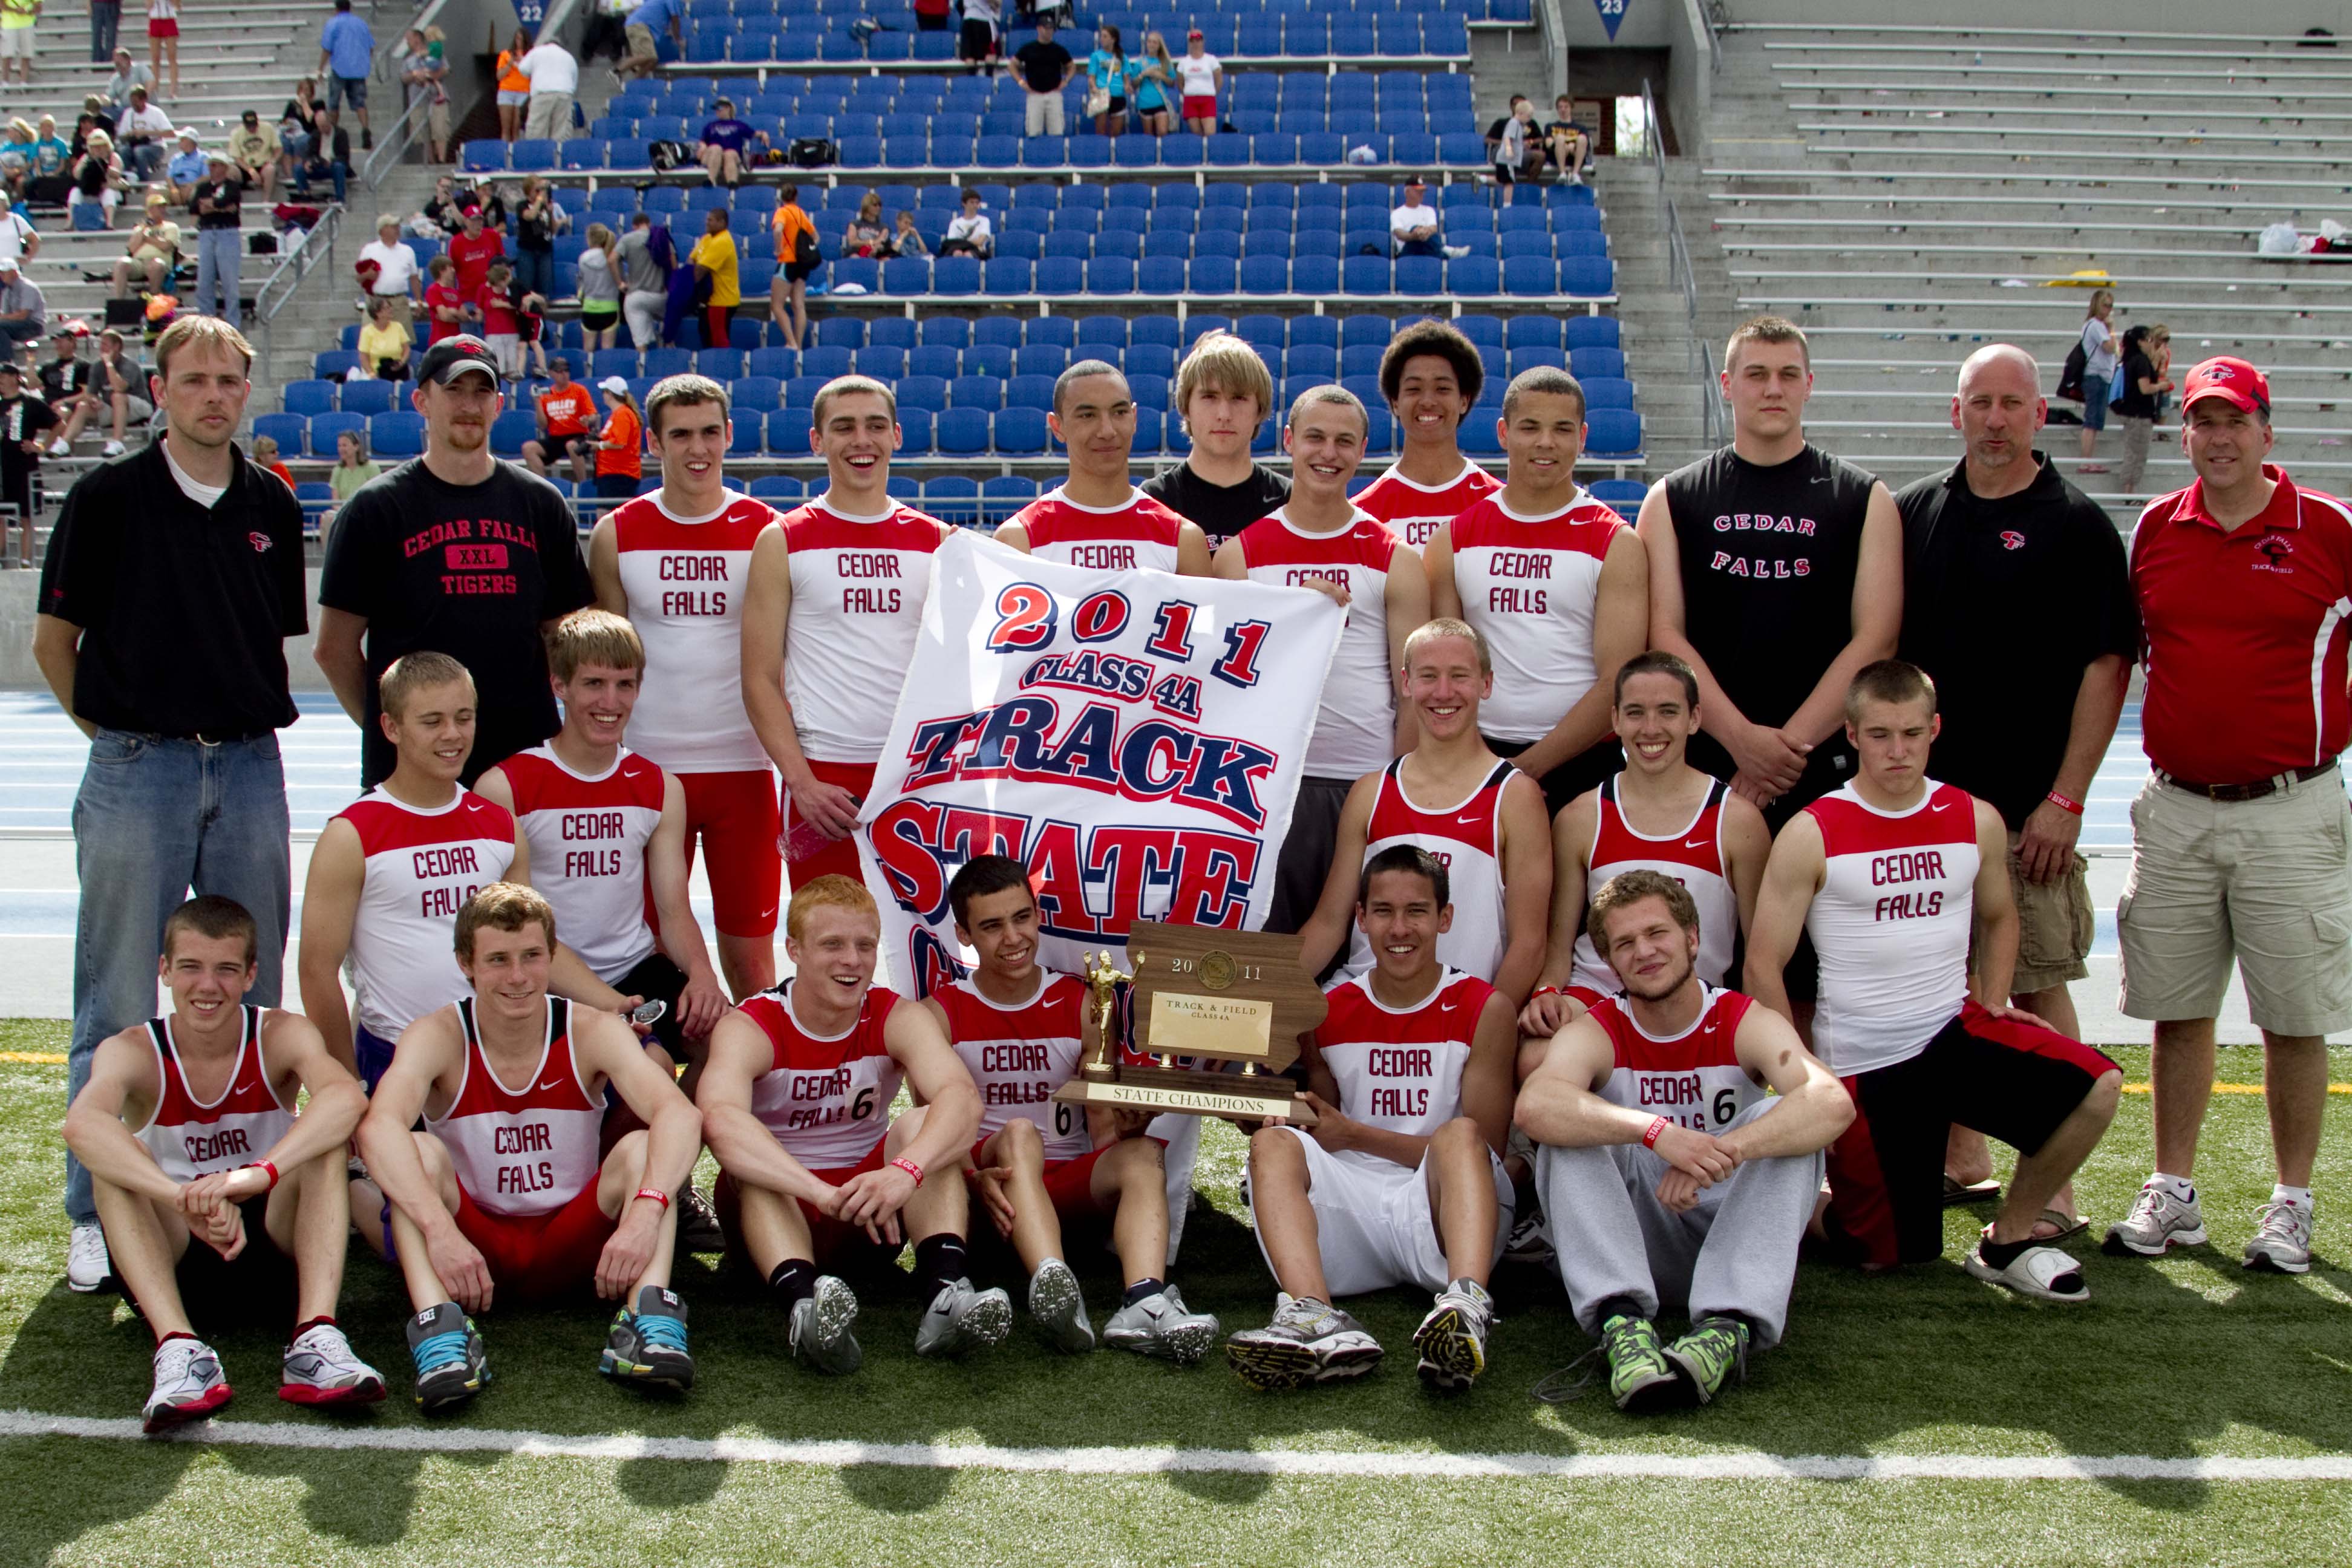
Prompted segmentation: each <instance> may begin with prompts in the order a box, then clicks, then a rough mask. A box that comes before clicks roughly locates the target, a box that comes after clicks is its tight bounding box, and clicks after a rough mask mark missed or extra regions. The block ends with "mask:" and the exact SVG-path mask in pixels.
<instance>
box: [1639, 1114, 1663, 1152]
mask: <svg viewBox="0 0 2352 1568" xmlns="http://www.w3.org/2000/svg"><path fill="white" fill-rule="evenodd" d="M1665 1130H1666V1119H1665V1118H1664V1117H1663V1116H1653V1117H1652V1118H1650V1125H1649V1126H1648V1127H1646V1128H1644V1129H1643V1132H1642V1147H1643V1148H1644V1149H1654V1148H1656V1147H1657V1146H1658V1135H1659V1134H1660V1133H1662V1132H1664V1131H1665Z"/></svg>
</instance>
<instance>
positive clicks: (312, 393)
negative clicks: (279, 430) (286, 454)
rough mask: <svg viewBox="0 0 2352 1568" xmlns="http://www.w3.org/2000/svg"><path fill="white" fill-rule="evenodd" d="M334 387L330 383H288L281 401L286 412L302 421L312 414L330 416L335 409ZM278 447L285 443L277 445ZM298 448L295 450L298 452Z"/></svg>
mask: <svg viewBox="0 0 2352 1568" xmlns="http://www.w3.org/2000/svg"><path fill="white" fill-rule="evenodd" d="M335 387H336V384H335V383H334V382H331V381H289V382H288V383H287V384H286V391H285V395H284V398H283V401H284V403H285V405H286V412H287V413H289V414H299V415H300V416H302V417H303V418H304V419H306V420H307V419H308V418H310V416H311V415H313V414H331V413H333V412H334V409H335ZM278 445H279V446H280V447H283V446H285V445H286V443H285V442H283V441H280V442H279V443H278ZM299 449H300V448H299V446H298V447H296V450H298V451H299Z"/></svg>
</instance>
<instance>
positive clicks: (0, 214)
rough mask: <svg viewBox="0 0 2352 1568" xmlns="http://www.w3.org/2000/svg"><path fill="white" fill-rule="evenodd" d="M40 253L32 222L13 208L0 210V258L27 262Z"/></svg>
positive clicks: (38, 240)
mask: <svg viewBox="0 0 2352 1568" xmlns="http://www.w3.org/2000/svg"><path fill="white" fill-rule="evenodd" d="M40 253H41V237H40V235H39V233H38V232H37V230H35V229H34V227H33V220H32V219H31V218H28V217H26V216H25V215H24V214H23V213H20V212H18V211H17V210H16V208H15V207H14V206H8V207H5V208H0V258H5V259H7V260H10V261H29V260H30V259H32V258H34V257H36V256H38V255H39V254H40Z"/></svg>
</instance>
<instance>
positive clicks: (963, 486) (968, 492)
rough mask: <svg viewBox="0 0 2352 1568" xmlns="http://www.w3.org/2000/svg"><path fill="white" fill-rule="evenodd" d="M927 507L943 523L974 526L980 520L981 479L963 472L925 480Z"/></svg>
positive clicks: (924, 494)
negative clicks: (973, 477)
mask: <svg viewBox="0 0 2352 1568" xmlns="http://www.w3.org/2000/svg"><path fill="white" fill-rule="evenodd" d="M923 510H925V511H927V512H929V513H930V514H931V515H932V516H933V517H935V518H938V519H939V520H940V521H941V522H945V523H950V524H952V525H954V526H955V527H958V528H971V527H973V526H975V525H977V524H978V523H979V521H980V481H979V480H978V479H971V478H969V477H967V476H965V475H962V474H943V475H941V476H940V477H939V478H937V479H925V480H924V481H923Z"/></svg>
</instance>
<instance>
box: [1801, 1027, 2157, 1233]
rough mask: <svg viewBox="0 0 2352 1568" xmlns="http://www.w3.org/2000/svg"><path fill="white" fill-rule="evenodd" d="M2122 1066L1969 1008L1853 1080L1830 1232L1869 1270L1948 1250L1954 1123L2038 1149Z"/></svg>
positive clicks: (1834, 1157)
mask: <svg viewBox="0 0 2352 1568" xmlns="http://www.w3.org/2000/svg"><path fill="white" fill-rule="evenodd" d="M2116 1070H2117V1068H2116V1064H2115V1063H2114V1062H2112V1061H2109V1060H2108V1059H2107V1058H2106V1057H2105V1055H2103V1054H2102V1053H2100V1052H2099V1051H2097V1050H2095V1049H2094V1048H2093V1047H2089V1046H2086V1045H2084V1044H2083V1043H2081V1042H2080V1041H2078V1040H2070V1039H2068V1038H2067V1037H2065V1036H2063V1035H2061V1034H2057V1033H2055V1032H2053V1031H2052V1030H2049V1029H2042V1028H2037V1027H2035V1026H2033V1025H2032V1024H2021V1023H2018V1022H2016V1021H2015V1020H2013V1019H2009V1018H1995V1017H1993V1016H1992V1015H1990V1013H1987V1012H1986V1011H1985V1010H1984V1009H1983V1008H1981V1007H1979V1006H1978V1005H1976V1004H1975V1003H1973V1002H1967V1003H1963V1004H1961V1006H1960V1010H1959V1012H1958V1014H1957V1015H1955V1016H1954V1017H1953V1018H1952V1021H1951V1022H1950V1023H1948V1024H1946V1025H1945V1026H1943V1027H1942V1028H1941V1029H1939V1030H1937V1033H1936V1037H1935V1038H1934V1039H1932V1040H1929V1041H1928V1042H1927V1045H1926V1046H1924V1047H1921V1048H1920V1051H1919V1054H1918V1055H1917V1056H1915V1057H1911V1058H1906V1059H1905V1060H1903V1061H1899V1062H1896V1063H1895V1064H1894V1065H1892V1066H1890V1067H1883V1068H1874V1069H1873V1070H1871V1071H1869V1072H1865V1073H1858V1074H1856V1075H1854V1076H1853V1077H1852V1078H1849V1079H1846V1080H1845V1087H1846V1090H1847V1092H1848V1093H1850V1094H1852V1095H1853V1108H1854V1119H1853V1125H1852V1126H1850V1127H1848V1128H1847V1129H1846V1130H1845V1131H1844V1132H1843V1133H1842V1134H1841V1135H1840V1136H1839V1138H1838V1140H1837V1142H1834V1143H1832V1144H1831V1145H1830V1147H1829V1175H1830V1211H1829V1215H1828V1216H1827V1222H1826V1223H1827V1226H1828V1229H1829V1233H1830V1235H1831V1236H1832V1237H1833V1238H1836V1239H1838V1240H1839V1241H1841V1242H1843V1244H1844V1246H1845V1248H1846V1250H1847V1251H1848V1252H1849V1254H1850V1256H1851V1258H1852V1260H1853V1261H1854V1262H1856V1263H1859V1264H1861V1265H1862V1266H1863V1267H1864V1268H1871V1269H1879V1268H1894V1267H1895V1266H1896V1265H1898V1264H1904V1263H1924V1262H1927V1260H1929V1259H1930V1258H1937V1257H1940V1256H1941V1255H1942V1253H1943V1250H1944V1144H1945V1142H1946V1140H1947V1139H1948V1137H1949V1136H1950V1134H1951V1130H1952V1124H1953V1123H1954V1122H1958V1124H1959V1125H1961V1126H1963V1127H1973V1128H1975V1129H1976V1130H1977V1131H1979V1132H1982V1133H1984V1134H1985V1135H1986V1136H1987V1137H1989V1138H1997V1139H1999V1140H2000V1142H2004V1143H2006V1144H2008V1145H2009V1146H2010V1147H2011V1148H2012V1149H2015V1150H2016V1151H2018V1152H2020V1153H2022V1154H2031V1153H2032V1152H2035V1151H2036V1150H2038V1149H2040V1148H2041V1147H2042V1143H2043V1142H2044V1141H2046V1140H2047V1139H2048V1138H2049V1136H2050V1134H2051V1133H2053V1132H2054V1131H2057V1130H2058V1124H2059V1123H2060V1122H2062V1121H2065V1120H2066V1118H2067V1117H2069V1116H2071V1115H2073V1114H2074V1108H2075V1107H2076V1106H2078V1105H2080V1104H2082V1103H2083V1097H2084V1095H2086V1094H2088V1093H2090V1092H2091V1086H2092V1085H2093V1084H2095V1083H2096V1082H2097V1081H2098V1080H2099V1079H2100V1077H2101V1076H2102V1075H2103V1074H2105V1073H2111V1072H2115V1071H2116Z"/></svg>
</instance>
